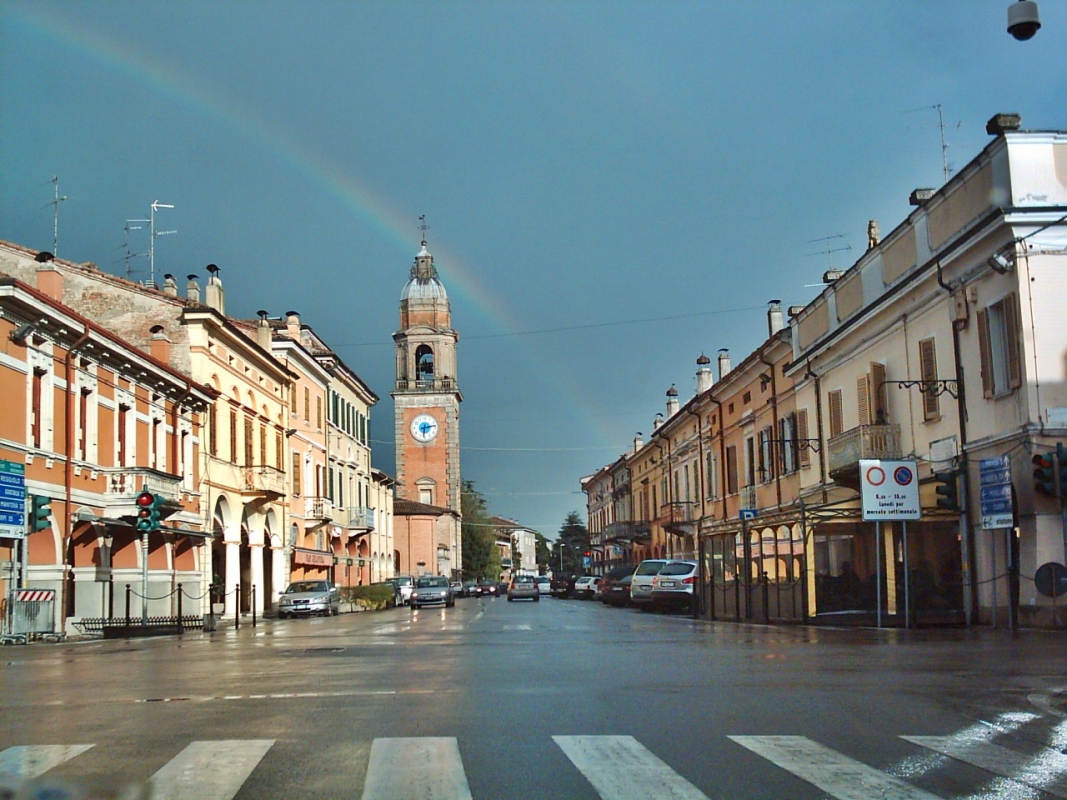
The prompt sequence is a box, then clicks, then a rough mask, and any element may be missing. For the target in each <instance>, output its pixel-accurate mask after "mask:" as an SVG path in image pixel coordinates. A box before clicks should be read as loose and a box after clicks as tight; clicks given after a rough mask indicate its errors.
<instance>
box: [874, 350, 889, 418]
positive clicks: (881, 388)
mask: <svg viewBox="0 0 1067 800" xmlns="http://www.w3.org/2000/svg"><path fill="white" fill-rule="evenodd" d="M871 404H872V406H873V408H872V409H871V410H872V411H873V412H874V414H873V416H872V418H871V422H874V423H875V424H877V425H885V424H886V423H887V422H889V397H888V396H887V394H886V389H885V364H882V363H880V362H878V361H872V362H871Z"/></svg>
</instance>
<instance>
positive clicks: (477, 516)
mask: <svg viewBox="0 0 1067 800" xmlns="http://www.w3.org/2000/svg"><path fill="white" fill-rule="evenodd" d="M461 500H462V511H463V576H464V578H466V579H467V580H475V581H476V580H481V579H482V578H492V579H493V580H496V579H497V578H498V577H499V576H500V551H499V550H498V549H497V546H496V536H495V535H494V534H493V527H492V525H491V524H490V523H489V512H488V511H487V510H486V505H485V498H484V497H482V495H480V494H479V493H478V491H477V490H476V489H475V488H474V482H473V481H464V482H463V494H462V498H461Z"/></svg>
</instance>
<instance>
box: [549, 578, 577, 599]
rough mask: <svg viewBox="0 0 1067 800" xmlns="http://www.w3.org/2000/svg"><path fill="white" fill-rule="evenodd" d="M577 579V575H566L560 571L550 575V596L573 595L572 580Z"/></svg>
mask: <svg viewBox="0 0 1067 800" xmlns="http://www.w3.org/2000/svg"><path fill="white" fill-rule="evenodd" d="M577 580H578V576H577V575H568V574H566V573H564V572H561V573H559V574H557V575H553V576H552V596H553V597H572V596H573V595H574V582H575V581H577Z"/></svg>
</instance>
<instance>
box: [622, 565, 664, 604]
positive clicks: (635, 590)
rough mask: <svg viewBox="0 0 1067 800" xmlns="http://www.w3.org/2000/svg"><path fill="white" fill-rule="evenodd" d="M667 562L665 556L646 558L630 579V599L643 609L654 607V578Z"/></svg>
mask: <svg viewBox="0 0 1067 800" xmlns="http://www.w3.org/2000/svg"><path fill="white" fill-rule="evenodd" d="M666 563H667V559H665V558H646V559H645V560H644V561H642V562H641V563H640V564H638V565H637V569H636V570H635V571H634V576H633V578H632V579H631V581H630V600H631V601H632V602H633V604H634V605H635V606H637V607H638V608H640V609H642V610H647V609H649V608H651V607H652V579H653V578H654V577H656V575H658V574H659V571H660V570H661V569H663V565H664V564H666Z"/></svg>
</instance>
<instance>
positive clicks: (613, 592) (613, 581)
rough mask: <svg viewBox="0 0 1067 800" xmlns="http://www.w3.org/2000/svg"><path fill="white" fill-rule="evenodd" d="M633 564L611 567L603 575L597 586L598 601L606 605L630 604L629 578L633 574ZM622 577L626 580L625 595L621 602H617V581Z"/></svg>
mask: <svg viewBox="0 0 1067 800" xmlns="http://www.w3.org/2000/svg"><path fill="white" fill-rule="evenodd" d="M634 569H635V567H634V565H633V564H625V565H623V566H621V567H612V568H611V569H609V570H608V571H607V573H606V574H605V575H604V579H603V580H601V581H600V585H599V586H597V596H598V597H599V598H600V602H602V603H606V604H608V605H629V604H630V578H632V577H633V574H634ZM623 579H625V580H626V585H625V591H626V597H625V600H624V601H623V602H619V600H620V599H621V598H620V597H619V593H620V589H619V582H620V581H622V580H623Z"/></svg>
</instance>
